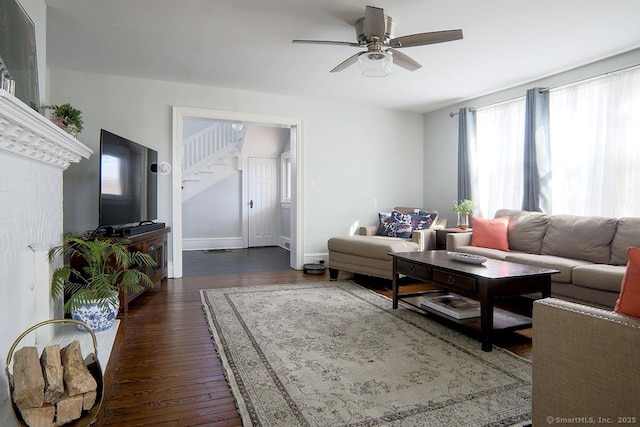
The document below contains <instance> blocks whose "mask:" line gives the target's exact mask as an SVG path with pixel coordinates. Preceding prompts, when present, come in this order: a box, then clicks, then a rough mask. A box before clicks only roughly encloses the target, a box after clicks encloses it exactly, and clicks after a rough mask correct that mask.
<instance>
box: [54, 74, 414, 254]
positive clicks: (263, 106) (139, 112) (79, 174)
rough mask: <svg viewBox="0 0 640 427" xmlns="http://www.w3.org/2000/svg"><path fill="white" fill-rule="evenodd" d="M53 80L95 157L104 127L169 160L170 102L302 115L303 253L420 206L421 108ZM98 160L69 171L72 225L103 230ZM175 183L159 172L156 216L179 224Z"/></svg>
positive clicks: (132, 82)
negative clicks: (78, 113)
mask: <svg viewBox="0 0 640 427" xmlns="http://www.w3.org/2000/svg"><path fill="white" fill-rule="evenodd" d="M49 84H50V94H51V102H52V103H62V102H70V103H71V104H72V105H74V106H76V107H77V108H79V109H80V110H82V111H83V118H84V121H85V130H84V131H83V132H82V134H80V136H79V139H80V140H81V141H82V142H83V143H85V144H86V145H88V146H89V147H90V148H92V149H93V150H94V151H95V152H96V153H97V152H98V147H99V131H100V128H105V129H108V130H110V131H112V132H114V133H116V134H118V135H123V136H125V137H127V138H129V139H131V140H134V141H137V142H140V143H141V144H143V145H147V146H150V147H152V148H154V149H156V150H158V152H159V161H171V147H170V144H171V107H172V106H181V107H194V108H211V109H215V110H230V111H238V112H248V113H257V114H268V115H282V116H289V117H300V118H302V119H303V141H302V144H303V145H304V165H303V170H304V177H303V179H304V183H305V188H304V190H303V191H304V212H305V218H304V225H305V227H304V252H305V253H313V254H316V253H326V251H327V249H326V242H327V239H329V238H330V237H331V236H335V235H344V234H347V233H349V232H350V230H351V229H352V227H353V226H354V225H355V224H374V223H376V221H377V215H376V213H377V211H378V210H382V209H389V208H391V207H393V206H397V205H405V206H421V205H422V197H423V185H422V176H423V165H422V159H423V117H422V115H421V114H413V113H406V112H398V111H392V110H385V109H380V108H371V107H366V106H362V105H357V104H345V103H336V102H328V101H320V100H314V99H306V98H297V97H288V96H279V95H272V94H264V93H256V92H247V91H239V90H230V89H224V88H216V87H206V86H197V85H190V84H179V83H170V82H161V81H152V80H144V79H134V78H124V77H116V76H108V75H101V74H90V73H82V72H76V71H68V70H60V69H51V70H50V80H49ZM98 157H99V156H97V155H94V156H92V158H91V159H90V160H89V161H84V162H82V163H80V164H78V165H72V166H71V167H70V168H69V169H68V170H67V171H66V172H65V175H64V178H65V222H64V228H65V230H68V231H71V230H86V229H92V228H95V227H96V226H97V220H98V161H99V159H98ZM309 183H313V184H314V186H313V187H314V188H310V185H309ZM170 185H171V177H170V176H161V177H160V181H159V188H160V190H159V191H160V195H159V206H158V210H159V218H158V219H159V221H163V222H166V223H168V225H171V226H176V225H175V224H171V200H170Z"/></svg>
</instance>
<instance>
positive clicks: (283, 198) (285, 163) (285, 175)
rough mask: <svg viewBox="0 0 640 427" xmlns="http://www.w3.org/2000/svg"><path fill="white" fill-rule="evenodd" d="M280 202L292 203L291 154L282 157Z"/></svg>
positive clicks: (283, 154)
mask: <svg viewBox="0 0 640 427" xmlns="http://www.w3.org/2000/svg"><path fill="white" fill-rule="evenodd" d="M280 202H284V203H289V202H291V152H290V151H287V152H284V153H282V154H281V155H280Z"/></svg>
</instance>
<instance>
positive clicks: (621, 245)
mask: <svg viewBox="0 0 640 427" xmlns="http://www.w3.org/2000/svg"><path fill="white" fill-rule="evenodd" d="M632 246H633V247H636V248H640V218H619V219H618V227H617V229H616V234H615V235H614V236H613V242H611V260H610V261H609V264H614V265H627V261H628V260H627V249H628V248H629V247H632Z"/></svg>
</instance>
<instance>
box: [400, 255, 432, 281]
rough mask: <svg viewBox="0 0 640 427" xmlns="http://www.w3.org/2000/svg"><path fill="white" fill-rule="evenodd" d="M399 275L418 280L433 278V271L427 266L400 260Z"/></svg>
mask: <svg viewBox="0 0 640 427" xmlns="http://www.w3.org/2000/svg"><path fill="white" fill-rule="evenodd" d="M398 273H399V274H404V275H406V276H411V277H414V278H416V279H429V278H431V269H430V268H429V267H428V266H426V265H421V264H414V263H412V262H407V261H404V260H401V259H399V260H398Z"/></svg>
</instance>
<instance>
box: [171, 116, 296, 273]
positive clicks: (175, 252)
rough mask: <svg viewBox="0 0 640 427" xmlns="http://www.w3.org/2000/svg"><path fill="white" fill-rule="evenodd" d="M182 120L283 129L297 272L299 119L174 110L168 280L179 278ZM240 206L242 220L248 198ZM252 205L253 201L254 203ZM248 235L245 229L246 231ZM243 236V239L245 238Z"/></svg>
mask: <svg viewBox="0 0 640 427" xmlns="http://www.w3.org/2000/svg"><path fill="white" fill-rule="evenodd" d="M185 119H210V120H226V121H237V122H245V123H249V124H251V123H253V124H262V125H266V126H279V127H286V128H288V129H289V132H290V140H291V187H292V188H291V207H292V209H290V218H289V223H290V235H291V247H290V256H289V258H290V259H289V265H290V267H291V268H293V269H296V270H300V269H302V264H303V260H304V250H303V249H304V246H303V234H302V230H303V219H304V217H303V200H304V199H303V186H302V176H303V174H302V168H301V166H302V165H303V150H302V146H303V144H302V119H300V118H297V117H288V116H271V115H263V114H252V113H242V112H230V111H218V110H208V109H197V108H183V107H173V137H172V163H173V165H174V167H173V175H172V190H171V195H172V224H173V225H174V227H173V228H172V230H171V231H172V233H171V246H172V259H170V260H169V277H173V278H179V277H182V249H183V247H182V246H183V244H182V238H183V236H182V190H181V186H182V168H181V165H182V137H183V121H184V120H185ZM246 202H247V203H243V213H242V215H243V218H246V217H247V216H248V215H249V199H247V201H246ZM254 203H255V202H254ZM247 233H248V230H247ZM247 233H245V236H247Z"/></svg>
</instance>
